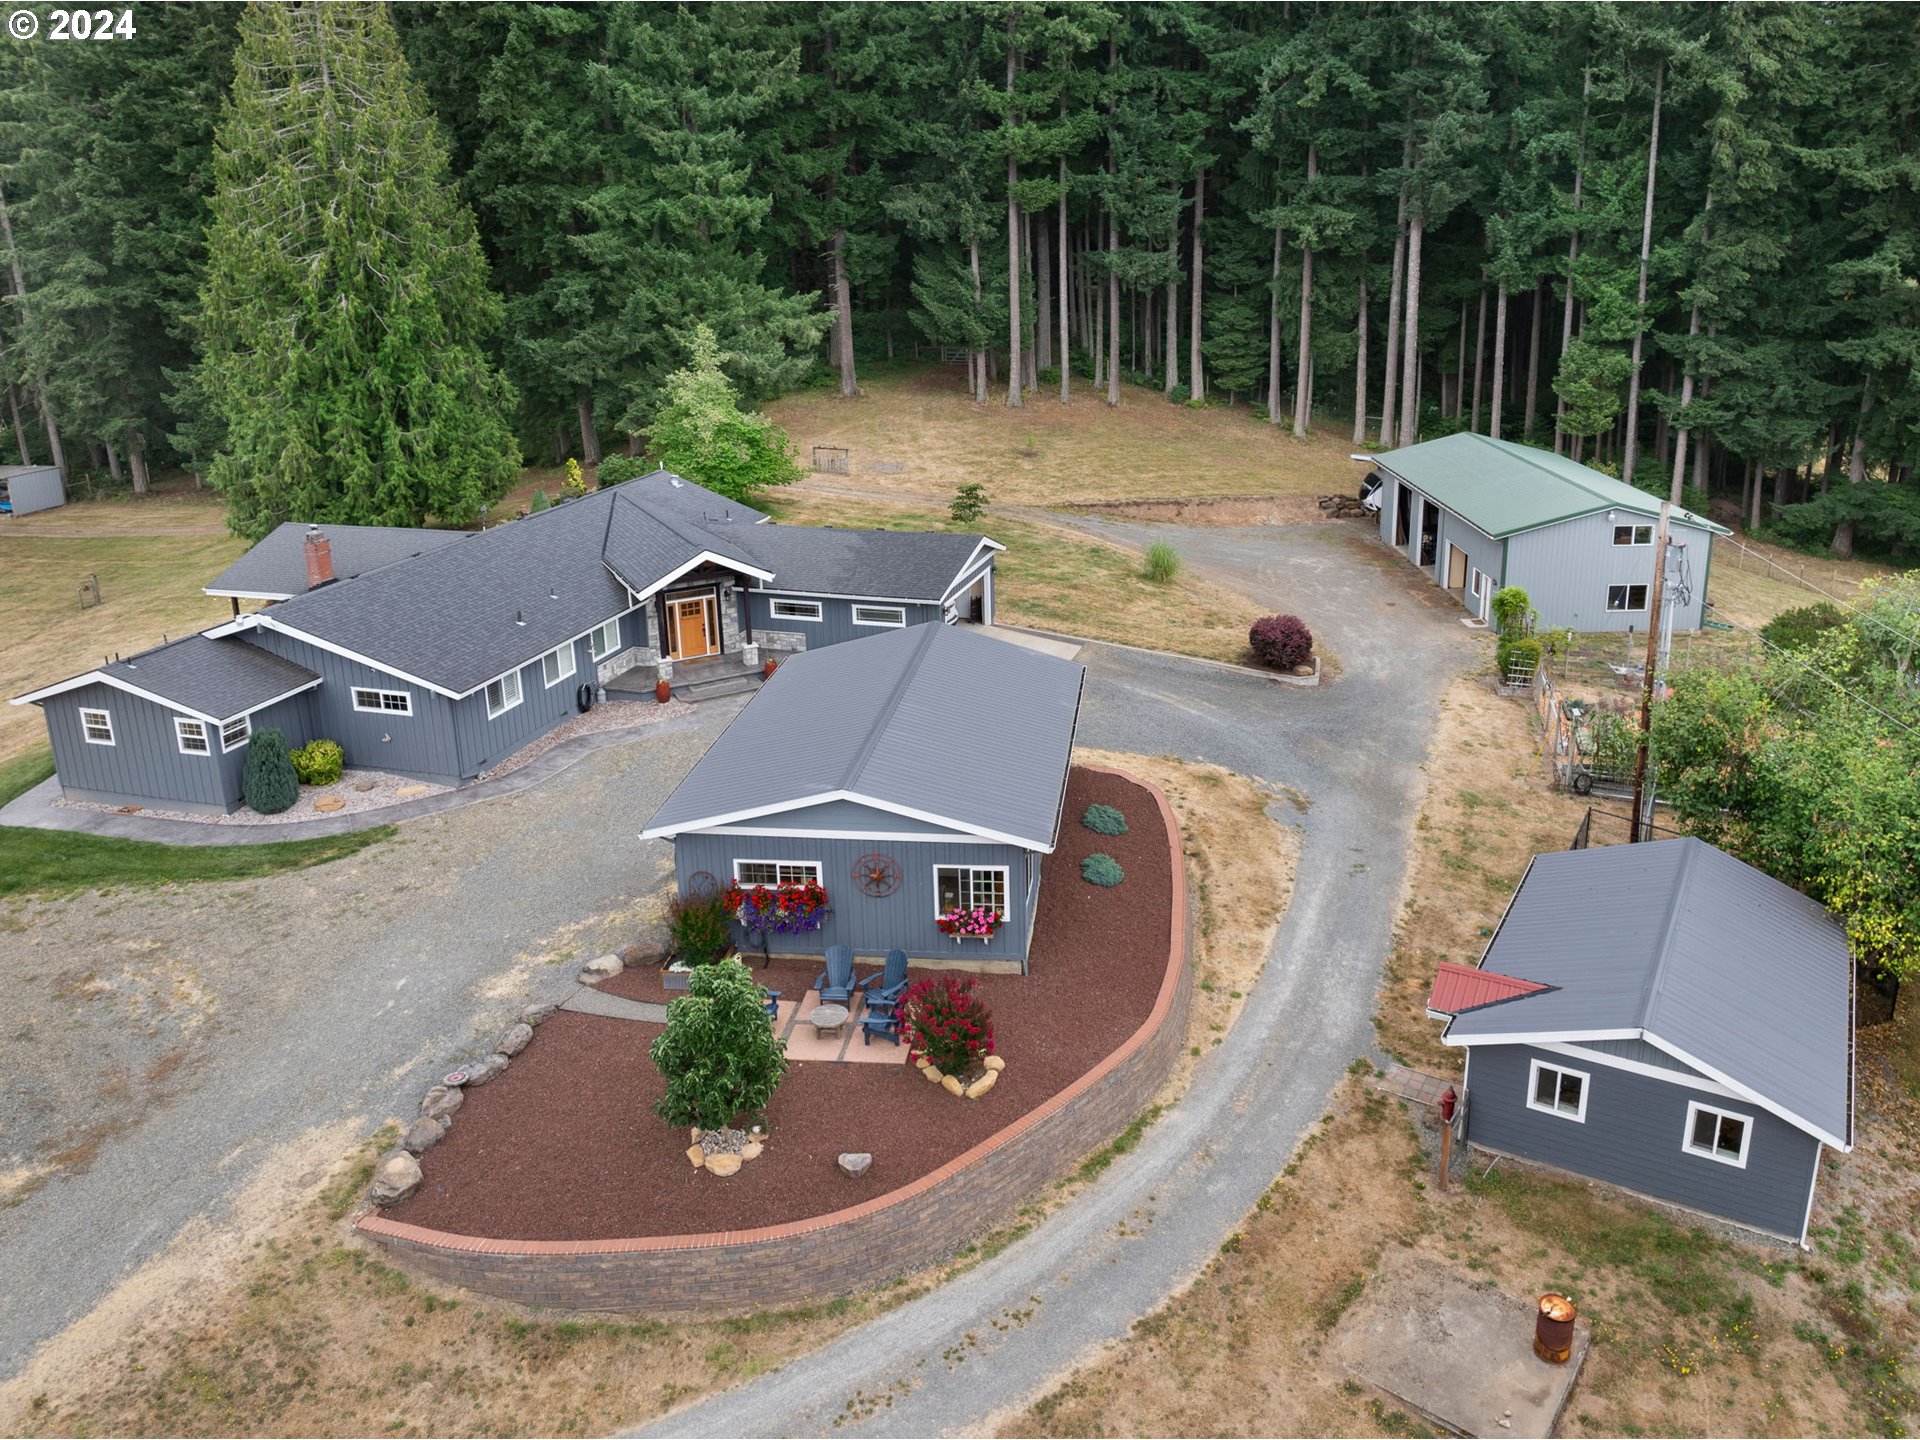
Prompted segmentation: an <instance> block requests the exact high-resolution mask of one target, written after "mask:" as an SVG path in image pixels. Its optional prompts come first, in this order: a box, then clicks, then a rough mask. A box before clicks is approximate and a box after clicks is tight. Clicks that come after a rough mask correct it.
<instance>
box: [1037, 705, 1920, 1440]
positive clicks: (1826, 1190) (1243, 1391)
mask: <svg viewBox="0 0 1920 1440" xmlns="http://www.w3.org/2000/svg"><path fill="white" fill-rule="evenodd" d="M1537 749H1538V738H1537V736H1536V735H1535V734H1534V733H1533V722H1532V719H1531V712H1530V710H1529V709H1528V708H1527V707H1526V706H1525V705H1523V704H1521V703H1519V702H1515V701H1507V700H1502V699H1500V698H1498V697H1497V696H1495V695H1493V694H1491V693H1490V692H1489V691H1487V690H1486V689H1485V688H1484V687H1483V686H1482V685H1481V684H1480V683H1479V682H1478V681H1475V680H1472V679H1468V680H1463V681H1461V682H1459V683H1458V684H1457V685H1456V686H1455V687H1454V689H1453V690H1452V691H1451V692H1450V693H1449V694H1448V696H1447V699H1446V704H1445V706H1444V708H1443V710H1442V712H1441V724H1440V731H1439V734H1438V735H1437V736H1436V739H1435V748H1434V754H1433V758H1432V760H1431V761H1430V762H1429V765H1428V771H1427V793H1426V799H1425V801H1424V803H1423V808H1422V813H1421V816H1420V820H1419V830H1418V844H1417V846H1416V849H1415V854H1414V861H1413V873H1412V875H1411V877H1410V884H1409V892H1410V896H1409V901H1408V908H1407V911H1406V914H1405V917H1404V920H1403V924H1402V939H1401V944H1400V947H1399V950H1398V952H1397V953H1396V956H1395V959H1394V963H1393V966H1392V968H1391V970H1390V972H1389V976H1388V980H1387V983H1386V985H1385V986H1384V987H1383V989H1382V992H1381V1000H1380V1013H1379V1016H1378V1018H1377V1022H1376V1023H1377V1025H1378V1027H1379V1031H1380V1036H1381V1042H1382V1045H1383V1047H1384V1048H1386V1049H1388V1050H1390V1051H1392V1052H1395V1053H1397V1054H1400V1055H1402V1056H1403V1057H1404V1058H1406V1059H1407V1060H1408V1061H1409V1062H1410V1063H1412V1064H1414V1065H1415V1066H1417V1067H1421V1068H1426V1069H1429V1070H1433V1071H1436V1072H1438V1073H1445V1074H1448V1075H1452V1076H1457V1075H1458V1073H1459V1066H1458V1062H1457V1059H1455V1058H1454V1057H1453V1056H1452V1055H1451V1054H1450V1053H1448V1052H1445V1051H1444V1048H1443V1047H1441V1046H1439V1045H1438V1044H1437V1043H1436V1041H1435V1039H1434V1037H1435V1036H1437V1034H1438V1031H1439V1026H1438V1025H1437V1024H1436V1023H1434V1022H1433V1021H1430V1020H1427V1019H1426V1018H1425V1015H1424V1013H1423V1012H1424V1005H1425V997H1426V985H1427V981H1428V979H1430V977H1431V966H1432V963H1433V962H1434V961H1436V960H1438V959H1440V958H1453V959H1457V960H1462V961H1471V960H1473V959H1476V958H1477V957H1478V955H1479V953H1480V951H1481V950H1482V949H1483V948H1484V946H1485V939H1484V935H1483V932H1485V931H1487V930H1490V929H1491V927H1492V926H1493V925H1494V924H1495V923H1496V922H1497V920H1498V918H1499V916H1500V913H1501V911H1502V910H1503V909H1504V907H1505V904H1506V900H1507V897H1508V895H1509V894H1510V893H1511V890H1512V887H1513V883H1514V882H1515V881H1516V880H1517V879H1518V877H1519V874H1520V869H1521V867H1522V866H1523V865H1524V863H1525V857H1526V855H1527V854H1528V853H1530V851H1531V850H1532V849H1533V848H1535V847H1536V846H1537V847H1541V848H1559V847H1564V845H1565V844H1566V843H1567V839H1568V837H1569V836H1570V834H1571V830H1572V824H1573V823H1577V819H1578V814H1579V810H1580V808H1582V807H1574V806H1571V805H1569V804H1568V803H1567V802H1565V801H1563V800H1561V799H1560V797H1558V796H1555V795H1553V794H1551V793H1550V792H1549V791H1548V790H1547V788H1546V786H1545V783H1544V778H1543V776H1544V772H1543V771H1542V769H1541V768H1540V766H1539V765H1538V764H1537V762H1536V759H1535V757H1536V755H1537ZM1862 1048H1863V1051H1864V1059H1863V1063H1862V1087H1861V1106H1860V1120H1861V1124H1860V1134H1859V1146H1858V1148H1857V1149H1856V1151H1855V1153H1854V1154H1852V1155H1850V1156H1841V1157H1834V1158H1833V1159H1831V1160H1830V1161H1829V1165H1828V1173H1827V1174H1826V1176H1825V1177H1824V1180H1823V1185H1822V1192H1821V1199H1820V1204H1819V1205H1818V1207H1817V1208H1816V1210H1815V1214H1814V1228H1813V1233H1812V1239H1813V1243H1814V1251H1813V1253H1812V1254H1810V1255H1803V1254H1801V1253H1799V1252H1797V1251H1793V1250H1789V1249H1786V1248H1784V1247H1779V1246H1773V1245H1766V1244H1760V1243H1749V1242H1747V1241H1745V1240H1743V1239H1739V1238H1736V1237H1734V1236H1733V1235H1732V1234H1731V1233H1728V1232H1722V1231H1720V1230H1719V1229H1718V1228H1707V1227H1704V1226H1698V1225H1695V1224H1693V1223H1691V1222H1690V1221H1687V1220H1685V1219H1684V1218H1681V1217H1677V1216H1675V1215H1672V1214H1670V1213H1669V1212H1665V1211H1661V1210H1657V1209H1655V1208H1654V1207H1652V1206H1648V1205H1645V1204H1642V1203H1640V1202H1637V1201H1634V1200H1631V1199H1626V1198H1622V1197H1617V1196H1613V1195H1610V1194H1608V1193H1607V1192H1606V1191H1605V1190H1604V1189H1602V1188H1599V1187H1595V1186H1591V1185H1588V1184H1586V1183H1584V1182H1580V1181H1573V1180H1566V1179H1561V1178H1558V1177H1554V1176H1549V1175H1544V1174H1538V1173H1521V1172H1518V1171H1515V1170H1513V1169H1511V1168H1510V1167H1502V1168H1501V1169H1499V1170H1496V1171H1494V1172H1492V1173H1491V1174H1490V1175H1487V1176H1484V1177H1483V1176H1482V1175H1481V1174H1480V1169H1479V1167H1473V1169H1472V1170H1471V1172H1470V1177H1471V1178H1469V1179H1468V1180H1467V1182H1466V1183H1465V1184H1464V1185H1456V1186H1455V1188H1454V1189H1452V1190H1451V1191H1447V1192H1441V1191H1439V1190H1438V1189H1437V1188H1436V1186H1435V1183H1434V1182H1435V1178H1436V1165H1435V1161H1434V1158H1433V1153H1432V1152H1433V1149H1434V1147H1435V1145H1436V1144H1437V1132H1436V1131H1435V1130H1434V1129H1433V1127H1432V1125H1431V1123H1430V1122H1429V1121H1428V1120H1427V1118H1426V1116H1425V1115H1423V1114H1415V1113H1411V1112H1409V1110H1408V1108H1407V1107H1406V1106H1405V1105H1404V1104H1403V1103H1402V1102H1400V1101H1397V1100H1392V1099H1389V1098H1388V1097H1386V1096H1384V1095H1381V1094H1379V1093H1377V1092H1375V1091H1373V1090H1371V1089H1370V1088H1368V1087H1367V1086H1366V1085H1365V1084H1364V1083H1363V1082H1364V1076H1365V1075H1366V1073H1367V1071H1368V1070H1369V1068H1370V1067H1368V1066H1367V1065H1366V1062H1365V1061H1364V1060H1363V1059H1359V1058H1356V1062H1355V1066H1354V1069H1355V1071H1356V1074H1357V1077H1358V1078H1356V1079H1354V1080H1352V1081H1349V1082H1348V1083H1347V1084H1346V1085H1345V1086H1343V1087H1342V1089H1341V1090H1340V1092H1339V1093H1338V1094H1337V1095H1336V1096H1335V1097H1334V1099H1333V1101H1332V1102H1331V1104H1330V1108H1329V1112H1328V1115H1327V1117H1326V1119H1325V1120H1324V1121H1323V1122H1322V1124H1321V1126H1320V1127H1319V1128H1318V1129H1317V1130H1316V1131H1314V1132H1313V1133H1312V1134H1311V1135H1309V1136H1308V1137H1307V1139H1306V1140H1305V1141H1304V1142H1303V1144H1302V1145H1301V1147H1300V1149H1299V1150H1298V1151H1297V1152H1296V1153H1295V1154H1294V1156H1293V1157H1292V1158H1291V1159H1289V1160H1288V1161H1287V1163H1286V1165H1285V1168H1284V1169H1283V1170H1282V1171H1281V1173H1280V1174H1279V1176H1278V1177H1277V1178H1276V1180H1275V1182H1274V1185H1273V1188H1272V1189H1271V1190H1270V1191H1269V1192H1268V1194H1267V1195H1266V1196H1265V1197H1264V1198H1263V1199H1262V1200H1261V1202H1260V1204H1259V1205H1258V1206H1257V1207H1256V1209H1255V1211H1254V1213H1253V1214H1251V1215H1250V1216H1249V1217H1248V1220H1247V1223H1246V1225H1245V1227H1244V1228H1243V1230H1242V1231H1241V1233H1239V1234H1237V1235H1235V1236H1234V1237H1232V1238H1231V1239H1230V1240H1229V1241H1228V1242H1227V1244H1226V1245H1225V1246H1224V1247H1222V1252H1221V1254H1220V1256H1219V1257H1218V1258H1217V1259H1216V1260H1215V1261H1214V1262H1213V1264H1212V1265H1211V1266H1210V1267H1209V1268H1208V1270H1207V1271H1206V1272H1205V1273H1204V1274H1203V1275H1202V1276H1201V1278H1200V1279H1199V1280H1198V1281H1197V1282H1196V1283H1195V1284H1194V1285H1193V1286H1192V1287H1191V1288H1190V1289H1189V1290H1188V1291H1186V1292H1185V1293H1184V1294H1182V1295H1181V1296H1179V1297H1178V1298H1177V1299H1175V1300H1173V1301H1172V1302H1170V1303H1169V1304H1168V1305H1167V1306H1165V1307H1164V1308H1162V1309H1161V1310H1160V1311H1158V1312H1156V1313H1155V1314H1153V1315H1151V1316H1148V1317H1146V1318H1144V1319H1142V1320H1140V1321H1138V1322H1137V1323H1136V1324H1135V1326H1134V1329H1133V1333H1132V1335H1131V1336H1130V1337H1129V1338H1128V1339H1127V1340H1126V1341H1124V1342H1123V1343H1121V1344H1120V1345H1118V1346H1116V1347H1114V1348H1113V1349H1112V1350H1110V1351H1109V1352H1108V1353H1107V1354H1106V1355H1104V1356H1103V1357H1101V1358H1100V1359H1099V1360H1098V1361H1097V1362H1095V1363H1094V1364H1092V1365H1090V1366H1088V1367H1086V1368H1084V1369H1082V1370H1080V1371H1078V1372H1076V1373H1074V1374H1073V1375H1072V1376H1070V1377H1067V1378H1066V1379H1065V1380H1064V1381H1063V1383H1061V1384H1060V1385H1059V1386H1058V1387H1057V1388H1056V1389H1055V1390H1054V1391H1053V1392H1052V1393H1050V1394H1049V1395H1047V1396H1046V1397H1045V1398H1043V1399H1042V1400H1041V1401H1040V1402H1039V1403H1038V1404H1037V1405H1035V1406H1033V1407H1032V1408H1030V1409H1028V1410H1026V1411H1024V1412H1022V1413H1019V1414H1017V1415H1014V1416H1012V1417H1010V1418H1008V1419H1007V1420H1006V1423H1005V1424H1004V1426H1003V1428H1002V1431H1001V1433H1003V1434H1007V1435H1021V1434H1044V1435H1062V1436H1066V1435H1100V1434H1109V1435H1112V1434H1121V1435H1125V1434H1139V1435H1181V1434H1217V1435H1233V1434H1326V1435H1382V1434H1385V1435H1414V1434H1427V1433H1430V1432H1429V1431H1428V1430H1427V1428H1426V1424H1425V1422H1424V1421H1423V1420H1422V1419H1421V1418H1420V1417H1418V1416H1414V1415H1409V1414H1408V1413H1406V1412H1405V1411H1404V1410H1403V1409H1401V1408H1399V1407H1398V1406H1397V1405H1396V1404H1394V1403H1393V1402H1392V1401H1391V1400H1390V1399H1388V1398H1387V1397H1383V1396H1381V1395H1379V1394H1377V1393H1375V1392H1373V1391H1371V1390H1369V1389H1367V1388H1366V1387H1364V1386H1362V1385H1360V1384H1359V1383H1358V1382H1356V1381H1355V1380H1353V1379H1352V1378H1351V1377H1350V1376H1347V1375H1344V1374H1341V1373H1337V1372H1334V1371H1332V1370H1330V1369H1329V1368H1328V1366H1327V1364H1326V1363H1324V1362H1323V1361H1322V1359H1321V1355H1320V1351H1321V1346H1322V1344H1323V1342H1324V1340H1325V1337H1326V1336H1327V1335H1328V1334H1329V1333H1330V1332H1331V1331H1332V1329H1333V1328H1334V1326H1335V1325H1336V1324H1337V1323H1338V1321H1339V1319H1340V1317H1341V1315H1342V1314H1343V1313H1344V1312H1345V1310H1346V1308H1347V1307H1348V1306H1350V1305H1351V1304H1352V1303H1353V1302H1354V1301H1355V1300H1357V1299H1358V1298H1359V1297H1360V1295H1361V1294H1363V1293H1364V1292H1365V1289H1366V1287H1367V1285H1368V1284H1369V1283H1371V1281H1372V1277H1373V1276H1374V1275H1375V1273H1376V1272H1377V1270H1378V1269H1379V1266H1380V1261H1381V1259H1382V1257H1383V1256H1384V1255H1386V1254H1388V1253H1389V1252H1391V1251H1394V1250H1396V1249H1406V1250H1411V1251H1413V1252H1414V1253H1416V1254H1418V1255H1421V1256H1424V1257H1426V1258H1429V1259H1432V1260H1436V1261H1441V1262H1445V1263H1450V1264H1452V1265H1454V1266H1456V1267H1458V1268H1460V1269H1461V1270H1463V1271H1465V1272H1467V1273H1468V1274H1470V1275H1471V1276H1472V1278H1474V1279H1476V1280H1482V1281H1491V1282H1493V1283H1496V1284H1498V1285H1499V1286H1500V1287H1501V1288H1502V1289H1504V1290H1505V1291H1507V1292H1508V1293H1509V1294H1512V1295H1516V1296H1523V1297H1524V1296H1530V1295H1533V1294H1537V1293H1539V1292H1541V1291H1543V1290H1548V1289H1558V1290H1562V1291H1565V1292H1566V1293H1569V1294H1572V1295H1573V1296H1574V1297H1575V1299H1576V1300H1578V1301H1579V1303H1580V1305H1581V1307H1582V1310H1583V1311H1584V1313H1585V1314H1586V1315H1587V1316H1588V1317H1589V1318H1591V1319H1592V1321H1593V1323H1594V1344H1593V1348H1592V1351H1591V1353H1590V1354H1589V1356H1588V1360H1587V1364H1586V1367H1585V1369H1584V1371H1583V1372H1582V1375H1581V1377H1580V1380H1579V1383H1578V1385H1577V1386H1576V1387H1575V1389H1574V1392H1573V1395H1572V1398H1571V1400H1570V1401H1569V1403H1568V1407H1567V1411H1566V1414H1565V1416H1564V1417H1563V1419H1562V1422H1561V1433H1563V1434H1568V1435H1626V1436H1643V1435H1782V1436H1790V1435H1850V1434H1878V1435H1898V1434H1905V1433H1908V1432H1909V1431H1910V1429H1911V1427H1912V1426H1913V1425H1914V1424H1915V1423H1916V1422H1920V1396H1916V1393H1915V1389H1914V1387H1915V1384H1916V1375H1915V1372H1914V1368H1913V1365H1914V1362H1913V1358H1912V1357H1913V1353H1914V1346H1915V1341H1916V1338H1917V1337H1920V1316H1916V1312H1915V1301H1914V1298H1913V1297H1914V1296H1915V1295H1917V1294H1920V1235H1917V1234H1916V1230H1915V1221H1914V1218H1913V1217H1914V1212H1915V1205H1916V1201H1920V1181H1917V1180H1916V1178H1915V1177H1916V1175H1920V1169H1916V1165H1915V1162H1916V1159H1917V1158H1920V1124H1916V1122H1915V1121H1914V1119H1913V1118H1912V1101H1913V1099H1914V1098H1915V1097H1916V1096H1920V1023H1916V1022H1915V1019H1914V1017H1913V1016H1912V1015H1911V1014H1909V1015H1908V1016H1906V1017H1904V1018H1903V1021H1902V1023H1901V1024H1899V1025H1898V1026H1886V1027H1879V1028H1877V1029H1875V1030H1871V1031H1868V1032H1866V1033H1865V1034H1864V1035H1863V1045H1862Z"/></svg>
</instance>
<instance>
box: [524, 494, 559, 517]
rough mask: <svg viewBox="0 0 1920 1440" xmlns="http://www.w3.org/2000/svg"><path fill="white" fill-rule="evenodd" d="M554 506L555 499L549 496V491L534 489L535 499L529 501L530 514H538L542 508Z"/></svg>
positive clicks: (528, 509) (528, 510)
mask: <svg viewBox="0 0 1920 1440" xmlns="http://www.w3.org/2000/svg"><path fill="white" fill-rule="evenodd" d="M552 508H553V501H551V500H549V499H548V498H547V492H546V491H544V490H536V491H534V492H533V499H531V500H529V501H528V502H527V513H528V514H529V515H538V514H539V513H540V512H541V511H542V510H551V509H552Z"/></svg>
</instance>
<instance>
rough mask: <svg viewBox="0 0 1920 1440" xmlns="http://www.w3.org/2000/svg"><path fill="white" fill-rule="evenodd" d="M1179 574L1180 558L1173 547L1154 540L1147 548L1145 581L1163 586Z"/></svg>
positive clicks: (1164, 542) (1162, 541)
mask: <svg viewBox="0 0 1920 1440" xmlns="http://www.w3.org/2000/svg"><path fill="white" fill-rule="evenodd" d="M1179 573H1180V556H1179V553H1178V552H1177V551H1176V550H1175V549H1174V548H1173V546H1171V545H1169V544H1167V542H1166V541H1164V540H1156V541H1154V542H1153V544H1151V545H1149V546H1148V547H1147V579H1149V580H1151V581H1153V583H1154V584H1156V585H1165V584H1166V583H1167V582H1168V581H1169V580H1171V579H1173V577H1174V576H1176V575H1178V574H1179Z"/></svg>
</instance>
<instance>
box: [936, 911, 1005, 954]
mask: <svg viewBox="0 0 1920 1440" xmlns="http://www.w3.org/2000/svg"><path fill="white" fill-rule="evenodd" d="M933 923H934V924H936V925H938V926H939V927H940V933H941V934H942V935H951V936H952V937H953V943H954V944H956V945H958V944H959V943H960V942H961V941H962V940H990V939H992V938H993V932H994V931H996V930H998V929H999V928H1000V916H999V914H998V913H997V912H996V911H993V910H989V909H987V908H986V907H985V906H965V905H962V906H956V907H955V908H954V909H952V910H947V911H943V912H942V913H941V914H940V915H939V916H937V917H936V918H935V920H934V922H933Z"/></svg>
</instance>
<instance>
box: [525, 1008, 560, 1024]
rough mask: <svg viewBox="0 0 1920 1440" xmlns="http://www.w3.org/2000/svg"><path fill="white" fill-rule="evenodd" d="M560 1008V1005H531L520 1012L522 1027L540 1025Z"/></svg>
mask: <svg viewBox="0 0 1920 1440" xmlns="http://www.w3.org/2000/svg"><path fill="white" fill-rule="evenodd" d="M559 1008H560V1007H559V1006H558V1005H529V1006H527V1008H526V1009H524V1010H522V1011H521V1012H520V1023H521V1024H522V1025H538V1024H539V1023H540V1022H541V1021H542V1020H544V1019H546V1018H547V1017H548V1016H549V1015H551V1014H553V1012H554V1011H556V1010H558V1009H559Z"/></svg>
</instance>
